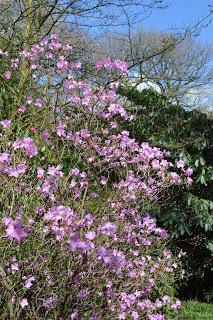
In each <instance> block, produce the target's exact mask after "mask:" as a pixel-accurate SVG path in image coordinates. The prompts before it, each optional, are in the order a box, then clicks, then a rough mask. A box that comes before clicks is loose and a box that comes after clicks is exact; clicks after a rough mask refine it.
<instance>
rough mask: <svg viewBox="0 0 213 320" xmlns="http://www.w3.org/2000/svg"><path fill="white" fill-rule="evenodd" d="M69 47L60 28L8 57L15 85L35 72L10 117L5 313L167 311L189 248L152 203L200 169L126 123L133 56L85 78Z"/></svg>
mask: <svg viewBox="0 0 213 320" xmlns="http://www.w3.org/2000/svg"><path fill="white" fill-rule="evenodd" d="M71 50H72V48H70V47H69V46H66V45H65V46H63V45H62V44H61V43H60V41H59V39H58V38H57V37H56V36H54V35H53V36H52V37H51V38H50V39H44V40H43V41H42V42H41V43H40V44H39V45H34V46H33V47H32V48H31V49H30V50H24V51H22V52H21V53H20V55H19V57H18V58H13V59H12V60H11V58H9V57H7V56H5V57H4V58H3V59H4V61H3V62H2V63H3V65H4V66H6V68H5V70H4V73H3V78H4V81H5V83H7V86H10V82H11V83H14V82H13V77H17V76H19V75H20V73H19V72H20V69H19V66H22V65H23V60H24V61H25V65H27V67H28V72H29V74H31V77H28V81H27V89H26V88H25V90H24V91H22V92H23V95H22V92H20V94H19V95H18V96H16V95H14V96H12V97H11V103H10V108H9V110H7V112H8V118H7V119H5V118H3V119H1V121H0V125H1V143H0V148H1V150H0V175H1V180H0V192H1V202H0V208H1V227H0V257H1V263H0V276H1V283H0V289H1V301H0V312H1V319H2V320H3V319H58V320H59V319H60V320H62V319H73V320H74V319H90V320H92V319H93V320H94V319H135V320H137V319H142V318H143V319H149V320H157V319H158V320H162V319H165V315H166V314H167V313H168V312H169V310H172V309H175V310H176V309H178V308H179V307H180V301H179V300H176V299H175V298H174V293H175V292H174V288H175V280H176V278H177V277H180V276H182V273H181V270H180V269H179V261H178V258H180V256H181V255H182V254H183V253H182V252H181V253H179V255H178V256H177V257H176V258H175V257H174V256H172V254H171V252H170V251H169V250H168V248H167V245H166V239H167V237H168V235H167V232H166V231H165V230H164V229H161V228H159V227H157V226H156V223H155V220H154V219H153V218H150V216H149V215H148V214H147V213H146V211H145V209H146V208H148V207H149V208H151V207H152V204H153V202H154V203H158V201H160V198H161V197H165V194H166V190H167V189H168V188H170V187H172V185H179V184H181V183H182V184H186V185H187V184H191V182H192V179H191V175H192V170H191V169H190V168H187V167H186V166H184V167H183V166H180V163H181V162H180V161H179V162H178V163H173V164H172V163H171V162H170V160H169V159H168V157H169V154H168V152H165V151H161V150H160V149H159V148H156V147H151V146H150V145H149V144H148V143H147V142H143V143H140V144H139V143H138V142H136V141H135V140H134V139H132V138H130V136H129V132H128V131H122V123H123V122H129V123H130V122H131V120H132V117H131V115H129V114H128V113H127V111H126V110H125V107H124V102H125V101H123V98H120V97H119V96H118V95H116V93H115V90H116V88H117V87H118V83H116V82H113V77H114V76H115V77H116V76H117V75H118V74H119V75H120V74H126V72H127V70H126V65H125V63H123V62H122V61H115V62H112V61H110V60H107V59H106V60H103V61H99V62H98V63H97V64H96V66H95V67H94V74H95V73H96V77H94V76H93V77H91V79H90V81H89V80H88V81H82V80H81V69H80V68H81V66H80V62H78V61H76V62H73V61H70V60H69V55H70V52H71ZM106 74H109V75H110V77H111V78H110V81H108V82H109V85H106V86H103V85H102V86H101V85H98V84H97V83H100V82H101V79H103V78H106ZM2 114H5V113H4V112H2Z"/></svg>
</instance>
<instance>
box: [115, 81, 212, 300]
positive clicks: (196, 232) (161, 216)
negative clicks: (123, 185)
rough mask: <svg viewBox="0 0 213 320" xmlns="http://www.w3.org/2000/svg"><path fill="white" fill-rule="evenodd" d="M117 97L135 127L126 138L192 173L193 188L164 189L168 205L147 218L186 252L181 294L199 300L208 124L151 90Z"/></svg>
mask: <svg viewBox="0 0 213 320" xmlns="http://www.w3.org/2000/svg"><path fill="white" fill-rule="evenodd" d="M120 93H121V94H123V95H124V96H126V97H127V98H128V100H129V101H130V105H129V108H130V109H132V110H133V111H134V112H135V121H133V122H132V123H131V124H130V125H128V127H129V130H130V132H131V135H132V136H134V137H135V138H136V140H137V141H138V142H141V141H144V140H146V141H149V143H150V144H151V145H155V146H158V147H160V148H163V149H164V148H165V149H166V150H168V151H170V152H171V155H172V158H173V161H178V160H179V159H180V158H182V159H183V160H185V164H187V165H190V166H191V167H192V168H193V169H194V174H193V184H191V185H188V186H185V185H178V186H174V187H172V188H170V189H169V197H168V199H169V201H165V200H164V199H163V201H162V203H161V205H159V202H158V205H157V207H156V208H154V210H153V214H154V215H155V216H156V217H157V220H158V222H160V223H161V225H162V226H163V227H165V228H167V229H168V230H169V232H170V233H171V234H173V236H174V241H173V244H174V245H175V246H174V247H175V248H177V247H179V248H181V249H182V250H184V251H186V252H187V259H185V263H186V265H185V269H186V271H187V278H188V280H187V281H186V279H185V280H184V282H183V284H182V288H181V294H182V295H184V297H185V298H195V297H196V298H198V297H199V298H204V296H205V293H206V292H208V291H209V290H211V289H213V288H212V282H211V280H210V279H211V278H212V270H211V268H212V263H213V260H212V253H213V238H212V227H213V197H212V195H213V194H212V190H213V162H212V159H213V135H212V133H213V121H212V120H211V119H208V117H207V115H206V114H203V113H201V112H200V111H198V110H192V111H189V110H187V109H186V108H183V106H181V105H174V104H172V103H170V102H168V100H167V99H166V98H165V97H164V96H162V95H160V94H159V93H157V92H156V91H153V90H144V91H142V92H138V90H136V89H135V88H133V87H121V88H120ZM182 165H183V163H182ZM156 213H157V215H156Z"/></svg>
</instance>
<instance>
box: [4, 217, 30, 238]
mask: <svg viewBox="0 0 213 320" xmlns="http://www.w3.org/2000/svg"><path fill="white" fill-rule="evenodd" d="M6 235H7V237H8V238H10V239H16V241H18V242H21V241H22V240H23V239H24V238H26V236H27V233H26V231H25V230H24V229H23V227H22V224H21V222H20V221H18V220H12V221H11V222H10V223H9V225H8V227H7V229H6Z"/></svg>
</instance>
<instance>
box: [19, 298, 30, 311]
mask: <svg viewBox="0 0 213 320" xmlns="http://www.w3.org/2000/svg"><path fill="white" fill-rule="evenodd" d="M28 305H29V303H28V301H27V299H26V298H24V299H22V300H21V301H20V306H21V307H22V309H24V308H25V307H27V306H28Z"/></svg>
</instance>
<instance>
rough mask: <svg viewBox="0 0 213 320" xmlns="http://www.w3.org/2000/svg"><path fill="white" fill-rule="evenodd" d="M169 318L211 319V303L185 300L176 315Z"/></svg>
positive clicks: (186, 319) (212, 316) (172, 319)
mask: <svg viewBox="0 0 213 320" xmlns="http://www.w3.org/2000/svg"><path fill="white" fill-rule="evenodd" d="M169 320H213V303H211V304H210V303H209V304H208V303H201V302H197V301H188V302H185V303H184V304H183V308H182V309H181V311H179V312H178V315H175V316H174V317H171V318H170V319H169Z"/></svg>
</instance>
